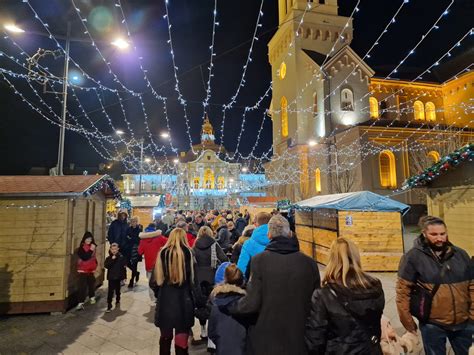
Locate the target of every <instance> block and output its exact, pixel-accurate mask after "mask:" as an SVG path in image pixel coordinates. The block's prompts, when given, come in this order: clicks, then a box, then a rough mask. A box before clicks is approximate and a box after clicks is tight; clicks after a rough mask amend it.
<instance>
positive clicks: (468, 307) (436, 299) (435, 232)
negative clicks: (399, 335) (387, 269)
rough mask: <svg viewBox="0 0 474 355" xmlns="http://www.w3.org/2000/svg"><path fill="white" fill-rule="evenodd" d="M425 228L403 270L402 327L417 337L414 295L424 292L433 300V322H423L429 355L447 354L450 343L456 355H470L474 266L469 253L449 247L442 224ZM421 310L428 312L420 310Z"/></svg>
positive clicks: (433, 220) (426, 220)
mask: <svg viewBox="0 0 474 355" xmlns="http://www.w3.org/2000/svg"><path fill="white" fill-rule="evenodd" d="M420 227H421V230H422V234H421V235H420V236H419V237H418V239H416V240H415V243H414V246H413V248H412V249H411V250H409V251H408V252H407V253H406V254H405V255H404V256H403V257H402V260H401V261H400V267H399V270H398V281H397V288H396V291H397V308H398V314H399V316H400V321H401V322H402V324H403V326H404V327H405V328H406V330H408V331H409V332H413V333H416V329H417V326H416V324H415V322H414V320H413V317H412V316H413V315H412V314H411V309H412V308H411V307H410V302H411V297H412V295H413V290H414V289H416V288H417V287H423V288H424V289H426V290H428V292H430V293H431V295H432V297H431V298H432V303H431V308H430V309H428V310H427V314H429V315H428V317H427V318H428V319H427V320H424V321H420V331H421V337H422V339H423V345H424V349H425V352H426V354H427V355H438V354H445V353H446V338H448V339H449V342H450V343H451V346H452V348H453V350H454V352H455V354H456V355H458V354H465V355H467V354H468V351H469V347H470V346H471V345H472V333H473V325H472V322H473V321H474V282H473V278H474V276H473V270H474V265H473V261H472V259H470V258H469V255H468V254H467V253H466V252H465V251H464V250H463V249H461V248H458V247H456V246H454V245H453V244H451V243H450V242H449V238H448V231H447V228H446V224H445V223H444V221H443V220H442V219H440V218H437V217H432V216H426V217H423V218H421V219H420ZM417 299H418V298H416V300H417ZM414 301H415V299H414ZM420 301H421V299H420ZM423 302H424V303H426V301H423ZM420 303H421V302H420ZM417 308H419V309H423V308H425V307H423V304H420V305H417ZM418 316H420V317H421V315H418Z"/></svg>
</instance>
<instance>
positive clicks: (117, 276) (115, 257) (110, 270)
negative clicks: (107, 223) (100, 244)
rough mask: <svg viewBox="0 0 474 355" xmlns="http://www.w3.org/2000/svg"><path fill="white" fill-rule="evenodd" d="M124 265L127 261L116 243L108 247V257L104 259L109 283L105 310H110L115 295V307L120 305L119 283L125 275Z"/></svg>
mask: <svg viewBox="0 0 474 355" xmlns="http://www.w3.org/2000/svg"><path fill="white" fill-rule="evenodd" d="M125 265H127V259H126V258H125V257H124V256H123V255H122V254H120V252H119V246H118V244H117V243H112V244H111V245H110V250H109V256H108V257H107V258H106V259H105V262H104V267H105V268H106V269H107V280H108V282H109V289H108V290H107V310H106V312H107V313H108V312H110V311H111V310H112V299H113V297H114V293H115V295H116V296H115V297H116V298H115V305H116V306H118V305H119V304H120V281H121V280H122V279H123V277H124V276H123V275H124V273H126V270H125Z"/></svg>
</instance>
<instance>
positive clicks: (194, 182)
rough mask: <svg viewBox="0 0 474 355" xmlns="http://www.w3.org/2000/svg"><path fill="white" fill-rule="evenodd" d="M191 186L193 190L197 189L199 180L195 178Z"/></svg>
mask: <svg viewBox="0 0 474 355" xmlns="http://www.w3.org/2000/svg"><path fill="white" fill-rule="evenodd" d="M193 186H194V188H195V189H199V178H198V177H195V178H194V181H193Z"/></svg>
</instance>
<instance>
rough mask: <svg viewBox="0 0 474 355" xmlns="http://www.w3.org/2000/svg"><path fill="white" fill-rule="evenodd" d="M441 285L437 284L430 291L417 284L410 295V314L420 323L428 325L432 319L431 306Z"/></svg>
mask: <svg viewBox="0 0 474 355" xmlns="http://www.w3.org/2000/svg"><path fill="white" fill-rule="evenodd" d="M439 286H440V284H435V285H434V286H433V289H432V290H431V291H430V290H428V289H427V288H426V287H425V286H423V285H422V284H421V283H419V282H417V283H416V284H415V287H414V288H413V289H412V291H411V295H410V313H411V315H412V316H413V317H416V318H417V319H418V321H419V322H420V323H427V322H428V320H429V319H430V313H431V304H432V302H433V297H434V295H435V294H436V292H438V289H439Z"/></svg>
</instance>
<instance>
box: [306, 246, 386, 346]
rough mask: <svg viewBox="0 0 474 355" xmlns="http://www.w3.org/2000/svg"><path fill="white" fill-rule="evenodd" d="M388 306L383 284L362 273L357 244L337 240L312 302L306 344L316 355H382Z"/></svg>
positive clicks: (307, 324)
mask: <svg viewBox="0 0 474 355" xmlns="http://www.w3.org/2000/svg"><path fill="white" fill-rule="evenodd" d="M384 305H385V299H384V293H383V290H382V284H381V283H380V281H379V280H378V279H376V278H375V277H372V276H370V275H369V274H367V273H366V272H364V271H363V270H362V267H361V261H360V254H359V250H358V249H357V247H356V245H355V244H354V242H352V241H351V240H350V239H347V238H343V237H341V238H337V239H336V240H335V241H334V242H333V243H332V245H331V249H330V253H329V262H328V264H327V267H326V270H325V276H324V278H323V280H322V288H320V289H316V291H314V293H313V297H312V299H311V314H310V316H309V317H308V320H307V323H306V333H305V338H306V344H307V346H308V349H309V351H310V353H311V354H312V353H315V354H336V353H337V354H367V355H372V354H376V355H379V354H382V350H381V348H380V335H381V329H380V319H381V317H382V312H383V308H384Z"/></svg>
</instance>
